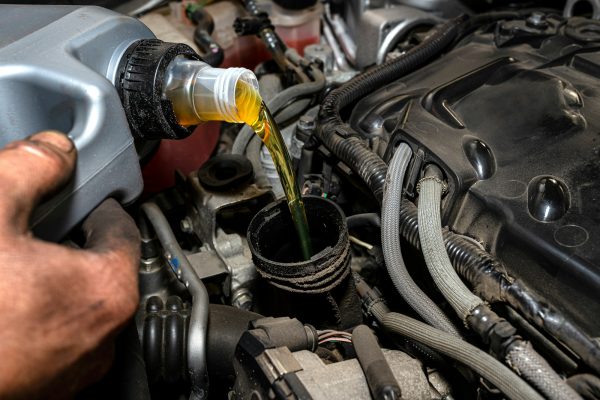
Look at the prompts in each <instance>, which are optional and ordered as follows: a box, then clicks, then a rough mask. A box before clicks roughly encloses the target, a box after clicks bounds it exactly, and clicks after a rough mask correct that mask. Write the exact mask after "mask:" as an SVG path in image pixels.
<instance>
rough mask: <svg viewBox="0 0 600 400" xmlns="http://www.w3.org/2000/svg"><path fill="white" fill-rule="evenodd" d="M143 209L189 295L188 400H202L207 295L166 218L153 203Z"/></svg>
mask: <svg viewBox="0 0 600 400" xmlns="http://www.w3.org/2000/svg"><path fill="white" fill-rule="evenodd" d="M142 210H143V211H144V213H145V214H146V216H147V217H148V220H149V221H150V224H151V225H152V227H153V228H154V232H156V236H157V237H158V240H159V242H160V244H161V245H162V247H163V249H164V251H165V253H166V254H165V256H166V258H167V261H168V262H169V264H170V265H171V268H172V269H173V272H175V274H176V275H177V277H178V278H179V279H180V280H181V281H182V282H183V283H184V284H185V286H186V288H187V289H188V291H189V292H190V294H191V295H192V311H191V314H190V323H189V327H188V335H187V365H188V369H189V376H190V381H191V384H192V390H191V393H190V400H202V399H205V398H207V397H208V379H207V376H208V375H207V368H206V338H207V331H208V304H209V299H208V292H207V291H206V287H205V286H204V283H202V280H200V278H198V275H196V272H194V269H193V268H192V265H191V264H190V262H189V260H188V258H187V256H186V255H185V254H184V252H183V250H182V249H181V246H179V243H178V242H177V239H176V238H175V235H174V234H173V231H172V230H171V227H170V226H169V222H168V221H167V218H166V217H165V215H164V214H163V212H162V211H161V209H160V208H159V207H158V206H157V205H156V204H154V203H151V202H148V203H144V204H142Z"/></svg>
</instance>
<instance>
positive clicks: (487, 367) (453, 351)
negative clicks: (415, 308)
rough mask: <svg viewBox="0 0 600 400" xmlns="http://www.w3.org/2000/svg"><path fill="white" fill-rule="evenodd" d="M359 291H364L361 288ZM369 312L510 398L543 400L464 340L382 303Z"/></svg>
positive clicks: (371, 305) (496, 361)
mask: <svg viewBox="0 0 600 400" xmlns="http://www.w3.org/2000/svg"><path fill="white" fill-rule="evenodd" d="M358 286H360V284H358ZM359 292H361V290H360V288H359ZM368 312H369V313H370V314H371V315H372V316H373V317H374V318H375V319H376V320H377V321H378V322H379V323H380V324H381V325H382V326H383V328H384V329H386V330H388V331H390V332H392V333H395V334H398V335H402V336H404V337H407V338H410V339H413V340H415V341H417V342H420V343H422V344H424V345H425V346H428V347H430V348H432V349H434V350H437V351H439V352H440V353H442V354H444V355H446V356H448V357H450V358H453V359H455V360H456V361H458V362H460V363H462V364H464V365H466V366H467V367H469V368H471V369H473V371H475V372H476V373H478V374H479V375H481V376H482V377H483V378H484V379H486V380H488V381H489V382H491V383H492V384H493V385H494V386H496V387H497V388H498V389H500V390H501V391H502V392H503V393H504V394H505V395H506V396H508V397H509V398H510V399H513V400H541V399H542V397H541V396H540V395H539V394H538V393H537V392H536V391H535V390H534V389H533V388H531V387H530V386H529V385H528V384H527V383H525V382H524V381H523V380H522V379H521V378H519V377H518V376H517V375H516V374H514V373H513V372H512V371H511V370H510V369H508V368H507V367H506V366H504V365H503V364H502V363H500V362H499V361H498V360H496V359H494V358H493V357H492V356H490V355H488V354H486V353H485V352H483V351H481V350H479V349H478V348H477V347H475V346H473V345H471V344H469V343H467V342H465V341H464V340H462V339H460V338H458V337H456V336H454V335H451V334H449V333H446V332H444V331H441V330H439V329H436V328H433V327H431V326H429V325H427V324H424V323H422V322H420V321H417V320H415V319H412V318H410V317H407V316H405V315H402V314H397V313H392V312H389V310H388V309H387V306H386V305H385V304H384V303H383V302H382V301H380V300H376V301H374V302H372V303H371V304H369V305H368Z"/></svg>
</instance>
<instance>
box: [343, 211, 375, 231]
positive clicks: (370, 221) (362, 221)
mask: <svg viewBox="0 0 600 400" xmlns="http://www.w3.org/2000/svg"><path fill="white" fill-rule="evenodd" d="M346 225H348V229H350V230H353V229H357V228H364V227H370V228H378V229H380V228H381V218H380V217H379V214H377V213H363V214H354V215H351V216H349V217H347V218H346Z"/></svg>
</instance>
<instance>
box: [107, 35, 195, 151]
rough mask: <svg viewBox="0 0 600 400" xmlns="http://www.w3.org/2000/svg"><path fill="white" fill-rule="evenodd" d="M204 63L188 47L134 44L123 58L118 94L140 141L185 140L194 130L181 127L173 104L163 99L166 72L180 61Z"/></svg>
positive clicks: (147, 42)
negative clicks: (188, 60)
mask: <svg viewBox="0 0 600 400" xmlns="http://www.w3.org/2000/svg"><path fill="white" fill-rule="evenodd" d="M178 56H183V57H185V58H187V59H190V60H201V58H200V56H199V55H198V54H197V53H196V52H195V51H194V50H193V49H192V48H191V47H189V46H188V45H185V44H181V43H168V42H163V41H162V40H158V39H142V40H138V41H137V42H135V43H133V44H132V45H131V46H130V47H129V48H128V49H127V51H126V52H125V54H124V55H123V57H122V58H121V61H120V65H119V77H118V80H117V83H116V86H117V91H118V92H119V96H120V97H121V102H122V103H123V107H124V109H125V113H126V115H127V120H128V121H129V126H130V128H131V132H132V133H133V135H134V137H135V138H136V139H144V140H154V139H183V138H185V137H187V136H189V135H190V134H191V133H192V132H193V130H194V127H193V126H192V127H184V126H181V125H179V124H178V123H177V118H176V116H175V112H174V111H173V106H172V104H171V101H170V100H169V99H167V98H165V97H164V96H163V84H164V78H165V71H166V70H167V67H168V65H169V64H170V63H171V61H173V60H174V59H175V58H176V57H178Z"/></svg>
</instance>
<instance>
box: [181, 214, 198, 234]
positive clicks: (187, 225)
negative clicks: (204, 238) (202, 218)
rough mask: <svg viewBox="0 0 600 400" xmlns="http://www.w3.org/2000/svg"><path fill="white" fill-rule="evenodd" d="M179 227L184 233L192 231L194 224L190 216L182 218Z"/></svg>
mask: <svg viewBox="0 0 600 400" xmlns="http://www.w3.org/2000/svg"><path fill="white" fill-rule="evenodd" d="M179 227H180V228H181V231H182V232H184V233H192V232H194V225H193V224H192V220H191V219H190V217H185V218H184V219H182V220H181V222H180V224H179Z"/></svg>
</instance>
